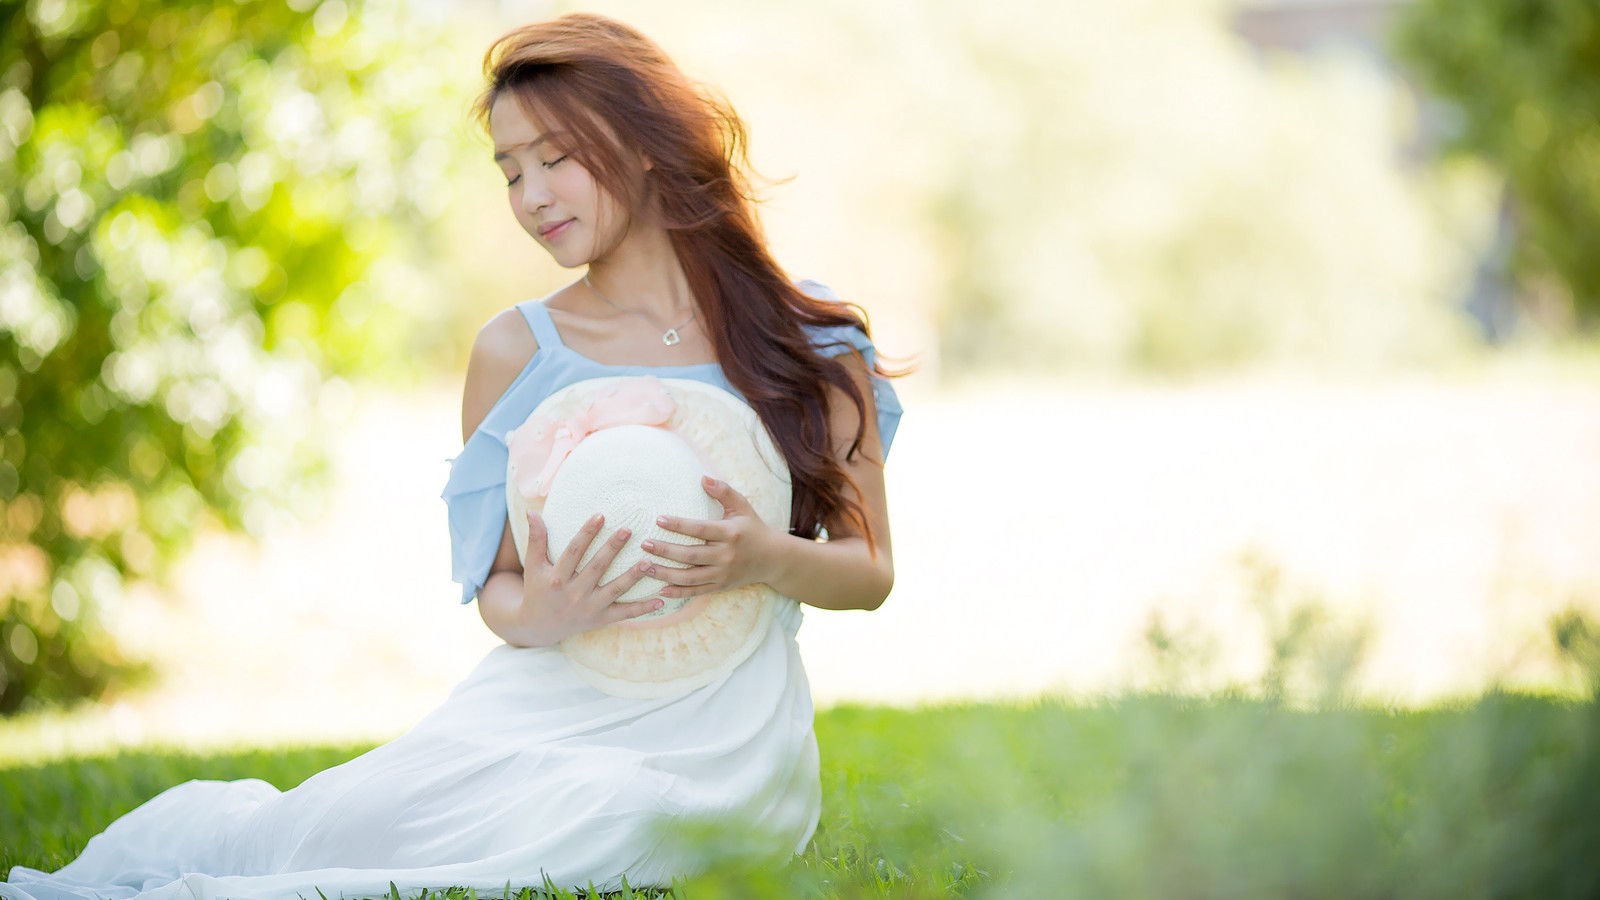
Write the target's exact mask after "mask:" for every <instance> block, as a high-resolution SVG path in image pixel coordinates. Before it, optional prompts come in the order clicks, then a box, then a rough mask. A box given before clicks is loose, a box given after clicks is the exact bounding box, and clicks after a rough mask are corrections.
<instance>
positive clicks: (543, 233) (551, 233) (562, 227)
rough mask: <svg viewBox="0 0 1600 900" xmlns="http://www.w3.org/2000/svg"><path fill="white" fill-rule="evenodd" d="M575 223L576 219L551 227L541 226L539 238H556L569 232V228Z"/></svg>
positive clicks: (557, 223) (566, 220)
mask: <svg viewBox="0 0 1600 900" xmlns="http://www.w3.org/2000/svg"><path fill="white" fill-rule="evenodd" d="M574 221H575V220H574V219H565V220H563V221H560V222H556V223H554V224H551V225H540V226H539V236H540V237H542V238H553V237H556V236H558V235H560V234H562V233H563V232H565V231H566V230H567V226H568V225H571V224H572V223H573V222H574Z"/></svg>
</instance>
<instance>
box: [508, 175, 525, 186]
mask: <svg viewBox="0 0 1600 900" xmlns="http://www.w3.org/2000/svg"><path fill="white" fill-rule="evenodd" d="M521 180H522V176H521V175H518V176H517V177H515V178H513V179H511V180H510V181H508V182H506V187H511V186H512V185H513V184H516V183H517V182H519V181H521Z"/></svg>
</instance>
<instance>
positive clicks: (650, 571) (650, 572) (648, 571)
mask: <svg viewBox="0 0 1600 900" xmlns="http://www.w3.org/2000/svg"><path fill="white" fill-rule="evenodd" d="M644 573H645V574H646V575H654V574H655V573H656V567H655V566H650V565H647V566H645V570H644Z"/></svg>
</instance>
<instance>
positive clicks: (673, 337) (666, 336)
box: [583, 272, 699, 347]
mask: <svg viewBox="0 0 1600 900" xmlns="http://www.w3.org/2000/svg"><path fill="white" fill-rule="evenodd" d="M583 283H584V284H585V285H588V287H589V290H591V291H594V295H595V296H596V297H599V298H600V299H601V300H604V301H605V302H607V303H610V304H611V305H612V306H615V307H616V308H617V309H620V310H622V311H623V312H627V313H633V314H634V315H636V316H644V320H645V321H646V322H649V323H650V324H651V325H655V324H656V323H655V320H654V319H651V318H650V316H649V315H647V314H646V313H645V312H644V311H643V310H638V309H629V308H627V307H626V306H619V305H618V304H616V303H614V302H612V300H611V298H610V297H607V296H606V295H605V294H602V293H600V291H599V289H598V288H596V287H595V286H594V283H593V282H591V281H590V280H589V273H588V272H584V273H583ZM698 314H699V311H698V310H696V311H695V312H691V313H690V314H689V320H688V321H687V322H684V323H683V324H682V325H679V326H678V327H677V328H668V329H667V330H666V331H663V332H661V343H663V344H666V345H667V346H668V347H671V346H672V345H674V344H676V343H678V342H679V341H681V340H683V338H681V337H679V336H678V328H687V327H689V322H693V321H694V320H695V316H696V315H698Z"/></svg>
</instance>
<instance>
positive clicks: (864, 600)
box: [767, 534, 894, 609]
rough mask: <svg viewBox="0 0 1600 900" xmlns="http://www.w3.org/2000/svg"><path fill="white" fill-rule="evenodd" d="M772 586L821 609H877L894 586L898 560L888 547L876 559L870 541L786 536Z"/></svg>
mask: <svg viewBox="0 0 1600 900" xmlns="http://www.w3.org/2000/svg"><path fill="white" fill-rule="evenodd" d="M767 584H768V585H770V586H771V587H772V589H773V590H776V591H777V592H778V593H780V594H783V595H784V596H786V597H791V598H793V599H795V600H798V601H800V602H801V603H805V604H808V605H810V606H815V607H819V608H821V609H877V608H878V607H879V606H882V605H883V601H884V599H885V598H887V597H888V596H889V590H890V588H892V587H894V562H893V561H892V560H891V559H890V557H889V554H888V553H887V552H886V551H885V548H884V547H883V546H882V545H880V546H879V547H878V554H877V558H876V559H874V558H872V557H871V556H870V555H869V554H868V553H867V542H866V539H864V538H860V537H841V538H835V539H833V540H831V541H826V542H823V541H814V540H811V539H809V538H803V537H799V536H796V535H792V534H784V535H782V536H781V537H780V542H779V545H778V551H777V553H776V554H775V561H774V568H773V575H772V577H771V578H769V579H767Z"/></svg>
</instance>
